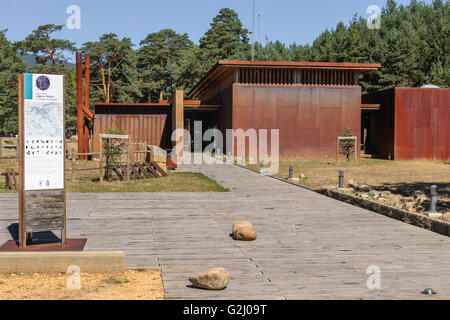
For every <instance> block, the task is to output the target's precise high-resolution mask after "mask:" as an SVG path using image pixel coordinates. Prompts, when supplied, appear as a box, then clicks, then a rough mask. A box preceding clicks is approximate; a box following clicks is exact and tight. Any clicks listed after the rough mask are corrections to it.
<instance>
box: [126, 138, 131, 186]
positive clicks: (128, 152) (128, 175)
mask: <svg viewBox="0 0 450 320" xmlns="http://www.w3.org/2000/svg"><path fill="white" fill-rule="evenodd" d="M130 145H131V141H128V147H127V182H129V181H130V157H131V154H130Z"/></svg>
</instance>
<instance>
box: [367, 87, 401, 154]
mask: <svg viewBox="0 0 450 320" xmlns="http://www.w3.org/2000/svg"><path fill="white" fill-rule="evenodd" d="M361 100H362V103H369V104H370V103H373V104H380V106H381V108H380V110H377V111H374V113H375V137H374V138H375V146H374V149H375V153H376V156H377V157H380V158H384V159H389V158H391V159H393V158H394V123H395V112H394V111H395V89H394V88H391V89H387V90H383V91H378V92H373V93H369V94H365V95H363V96H362V98H361Z"/></svg>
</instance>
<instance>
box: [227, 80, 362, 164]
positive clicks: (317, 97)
mask: <svg viewBox="0 0 450 320" xmlns="http://www.w3.org/2000/svg"><path fill="white" fill-rule="evenodd" d="M360 109H361V88H360V87H357V86H355V87H327V86H277V85H243V84H234V85H233V128H234V129H239V128H240V129H243V130H247V129H249V128H255V129H257V130H258V129H279V130H280V131H279V132H280V146H279V147H280V149H279V152H280V157H284V158H317V157H329V158H334V157H335V156H336V139H337V137H338V136H340V135H342V129H343V128H347V127H348V128H351V130H352V133H353V134H354V135H355V136H358V144H359V143H360V141H359V134H360V131H361V110H360ZM268 142H269V146H268V152H269V153H270V131H268ZM357 150H358V151H357V152H358V156H359V148H357Z"/></svg>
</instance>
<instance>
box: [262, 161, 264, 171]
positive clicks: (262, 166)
mask: <svg viewBox="0 0 450 320" xmlns="http://www.w3.org/2000/svg"><path fill="white" fill-rule="evenodd" d="M261 170H264V160H261Z"/></svg>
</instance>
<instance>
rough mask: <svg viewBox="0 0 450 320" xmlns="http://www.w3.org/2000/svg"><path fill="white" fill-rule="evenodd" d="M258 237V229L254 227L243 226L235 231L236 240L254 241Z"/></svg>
mask: <svg viewBox="0 0 450 320" xmlns="http://www.w3.org/2000/svg"><path fill="white" fill-rule="evenodd" d="M255 239H256V229H255V228H253V227H241V228H239V229H237V230H236V232H235V233H234V240H239V241H253V240H255Z"/></svg>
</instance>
